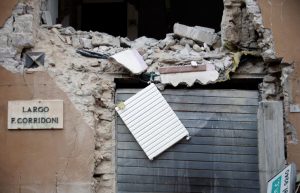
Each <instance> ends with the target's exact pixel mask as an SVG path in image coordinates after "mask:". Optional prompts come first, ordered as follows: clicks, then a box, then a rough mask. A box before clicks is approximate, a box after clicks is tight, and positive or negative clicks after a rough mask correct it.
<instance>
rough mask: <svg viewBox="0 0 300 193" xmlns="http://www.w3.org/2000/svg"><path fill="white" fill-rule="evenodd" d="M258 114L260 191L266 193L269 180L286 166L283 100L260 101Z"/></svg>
mask: <svg viewBox="0 0 300 193" xmlns="http://www.w3.org/2000/svg"><path fill="white" fill-rule="evenodd" d="M257 116H258V159H259V178H260V179H259V180H260V192H261V193H266V192H267V185H268V181H269V180H270V179H271V178H272V177H273V176H275V175H276V174H277V173H279V172H280V171H281V170H282V169H283V168H284V166H285V156H284V134H283V133H284V132H283V105H282V102H281V101H263V102H260V103H259V108H258V113H257Z"/></svg>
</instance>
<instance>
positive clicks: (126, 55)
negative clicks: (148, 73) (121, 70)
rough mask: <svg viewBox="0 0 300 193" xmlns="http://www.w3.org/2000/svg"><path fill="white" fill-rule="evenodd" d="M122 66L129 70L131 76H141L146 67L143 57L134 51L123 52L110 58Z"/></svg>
mask: <svg viewBox="0 0 300 193" xmlns="http://www.w3.org/2000/svg"><path fill="white" fill-rule="evenodd" d="M111 58H113V59H115V60H116V61H117V62H118V63H120V64H121V65H122V66H124V67H125V68H127V69H128V70H130V71H131V72H132V73H133V74H141V73H142V72H144V71H145V70H146V69H147V68H148V66H147V64H146V63H145V61H144V59H143V57H142V56H141V55H140V54H139V53H138V51H136V50H134V49H129V50H125V51H123V52H119V53H117V54H114V55H112V56H111Z"/></svg>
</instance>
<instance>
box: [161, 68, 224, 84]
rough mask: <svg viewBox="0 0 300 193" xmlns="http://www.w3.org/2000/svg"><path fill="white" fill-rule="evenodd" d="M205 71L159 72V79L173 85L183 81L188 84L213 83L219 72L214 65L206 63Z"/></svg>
mask: <svg viewBox="0 0 300 193" xmlns="http://www.w3.org/2000/svg"><path fill="white" fill-rule="evenodd" d="M206 68H207V70H206V71H200V72H181V73H172V74H161V75H160V79H161V83H163V84H171V85H173V86H175V87H176V86H178V85H179V84H181V83H183V84H186V85H188V86H193V84H194V83H195V82H198V83H200V84H204V85H206V84H208V83H214V82H216V81H217V80H218V78H219V72H218V71H216V70H215V68H214V66H213V65H211V64H207V65H206Z"/></svg>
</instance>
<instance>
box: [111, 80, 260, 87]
mask: <svg viewBox="0 0 300 193" xmlns="http://www.w3.org/2000/svg"><path fill="white" fill-rule="evenodd" d="M261 82H262V79H259V78H253V79H232V80H230V81H225V82H219V83H215V84H208V85H201V84H198V83H196V84H194V85H193V86H192V87H190V89H240V90H258V84H260V83H261ZM115 83H116V87H117V89H119V88H145V87H146V86H148V83H147V82H146V81H144V80H143V79H141V77H136V78H127V79H124V78H116V79H115ZM165 88H166V89H174V88H175V87H173V86H172V85H167V86H166V87H165ZM184 88H187V86H186V85H184V84H182V85H178V86H177V87H176V89H184Z"/></svg>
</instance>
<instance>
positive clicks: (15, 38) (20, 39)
mask: <svg viewBox="0 0 300 193" xmlns="http://www.w3.org/2000/svg"><path fill="white" fill-rule="evenodd" d="M11 40H12V45H13V46H15V47H17V48H21V49H22V48H32V47H34V38H33V34H32V33H13V34H11Z"/></svg>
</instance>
